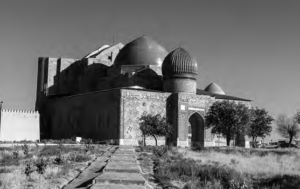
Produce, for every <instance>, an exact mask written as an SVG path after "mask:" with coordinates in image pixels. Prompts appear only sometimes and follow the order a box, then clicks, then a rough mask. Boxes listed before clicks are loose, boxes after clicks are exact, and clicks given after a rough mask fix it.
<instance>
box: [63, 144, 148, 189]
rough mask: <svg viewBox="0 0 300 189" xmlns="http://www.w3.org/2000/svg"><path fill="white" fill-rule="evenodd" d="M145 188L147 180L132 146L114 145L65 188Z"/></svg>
mask: <svg viewBox="0 0 300 189" xmlns="http://www.w3.org/2000/svg"><path fill="white" fill-rule="evenodd" d="M74 188H75V189H77V188H78V189H84V188H90V189H117V188H120V189H145V188H146V187H145V180H144V178H143V177H142V175H141V169H140V166H139V164H138V163H137V158H136V153H135V151H134V148H133V147H131V146H120V147H113V148H111V149H109V150H108V151H107V152H105V153H104V154H103V155H101V156H99V157H97V159H96V160H95V161H94V162H92V164H91V165H90V166H89V167H88V168H87V169H85V170H84V171H83V172H82V173H81V174H80V175H79V176H78V177H77V178H76V179H74V180H73V181H72V182H71V183H70V184H68V185H67V186H66V187H65V188H64V189H74Z"/></svg>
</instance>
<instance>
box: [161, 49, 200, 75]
mask: <svg viewBox="0 0 300 189" xmlns="http://www.w3.org/2000/svg"><path fill="white" fill-rule="evenodd" d="M162 74H163V76H164V77H165V78H173V77H188V78H196V76H197V74H198V67H197V62H196V60H195V59H194V58H192V57H191V56H190V54H189V53H188V52H187V51H186V50H185V49H183V48H177V49H175V50H174V51H172V52H170V54H168V56H167V57H166V58H165V60H164V62H163V65H162Z"/></svg>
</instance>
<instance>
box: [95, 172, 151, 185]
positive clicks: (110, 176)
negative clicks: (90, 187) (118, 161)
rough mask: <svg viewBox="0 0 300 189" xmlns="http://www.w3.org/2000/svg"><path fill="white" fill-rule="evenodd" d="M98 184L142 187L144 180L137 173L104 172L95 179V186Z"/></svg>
mask: <svg viewBox="0 0 300 189" xmlns="http://www.w3.org/2000/svg"><path fill="white" fill-rule="evenodd" d="M99 183H100V184H103V183H105V184H107V183H111V184H127V185H128V184H136V185H144V184H145V180H144V178H143V177H142V176H141V174H139V173H118V172H104V173H103V174H101V175H100V176H98V177H97V178H96V179H95V184H99Z"/></svg>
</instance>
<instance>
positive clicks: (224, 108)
mask: <svg viewBox="0 0 300 189" xmlns="http://www.w3.org/2000/svg"><path fill="white" fill-rule="evenodd" d="M205 121H206V127H207V128H211V127H212V133H214V134H222V135H223V137H225V138H226V141H227V146H229V144H230V140H231V139H234V138H235V137H236V136H238V135H240V134H244V133H245V131H246V128H247V126H248V125H249V122H250V111H249V108H248V107H247V106H246V105H245V104H243V103H236V102H233V101H231V102H230V101H228V100H224V101H217V102H215V103H213V105H212V106H211V107H210V109H209V110H208V113H207V114H206V116H205Z"/></svg>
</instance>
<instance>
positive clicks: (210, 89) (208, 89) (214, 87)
mask: <svg viewBox="0 0 300 189" xmlns="http://www.w3.org/2000/svg"><path fill="white" fill-rule="evenodd" d="M204 91H206V92H210V93H212V94H218V95H225V92H224V91H223V89H222V88H221V87H220V86H219V85H217V84H215V83H211V84H209V85H208V86H207V87H206V88H205V89H204Z"/></svg>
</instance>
